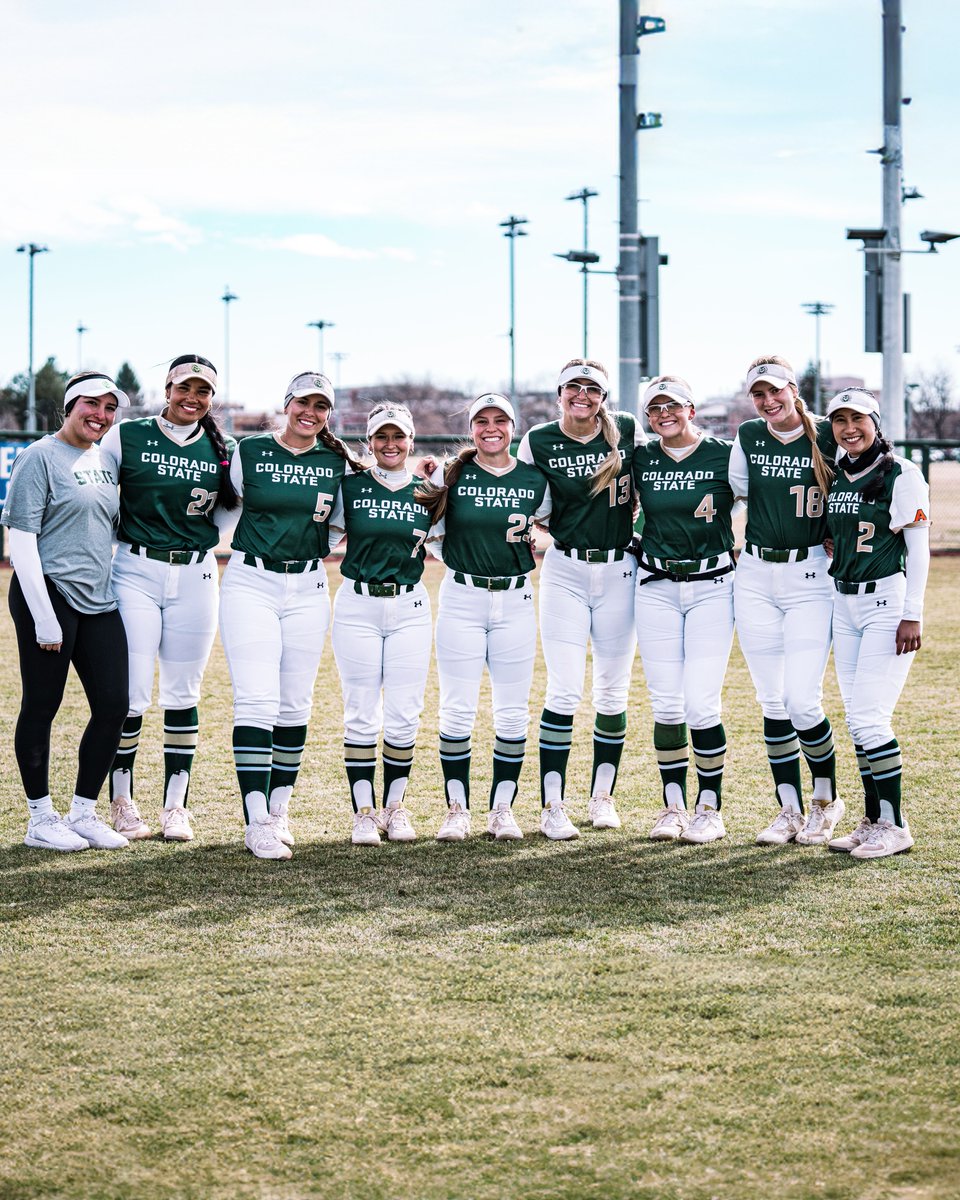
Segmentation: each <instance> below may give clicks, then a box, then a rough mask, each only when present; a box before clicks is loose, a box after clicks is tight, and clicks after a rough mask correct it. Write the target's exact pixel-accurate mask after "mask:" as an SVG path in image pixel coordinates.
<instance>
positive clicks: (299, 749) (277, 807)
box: [268, 725, 307, 812]
mask: <svg viewBox="0 0 960 1200" xmlns="http://www.w3.org/2000/svg"><path fill="white" fill-rule="evenodd" d="M306 744H307V727H306V725H274V727H273V756H272V760H271V763H270V791H269V793H268V794H269V797H270V811H271V812H274V811H277V812H279V811H281V810H282V809H283V808H284V806H285V805H286V804H288V803H289V801H290V796H291V795H292V793H293V788H294V785H295V784H296V782H297V776H298V775H299V774H300V764H301V763H302V762H303V751H304V747H305V746H306Z"/></svg>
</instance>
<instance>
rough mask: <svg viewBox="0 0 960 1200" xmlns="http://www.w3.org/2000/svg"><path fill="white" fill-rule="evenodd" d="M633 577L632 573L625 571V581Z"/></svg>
mask: <svg viewBox="0 0 960 1200" xmlns="http://www.w3.org/2000/svg"><path fill="white" fill-rule="evenodd" d="M632 575H633V572H632V571H624V573H623V577H624V579H630V578H631V576H632Z"/></svg>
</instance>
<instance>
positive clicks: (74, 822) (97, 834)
mask: <svg viewBox="0 0 960 1200" xmlns="http://www.w3.org/2000/svg"><path fill="white" fill-rule="evenodd" d="M64 822H65V824H66V825H68V826H69V828H70V829H72V830H73V832H74V833H76V834H79V835H80V837H82V838H83V840H84V841H85V842H86V843H87V844H88V845H89V846H90V848H91V849H92V850H122V849H123V848H124V847H125V846H129V845H130V843H129V842H128V841H127V839H126V838H125V837H124V836H123V834H122V833H117V831H116V830H115V829H111V828H110V826H109V825H108V824H107V823H106V821H101V820H100V818H99V817H98V816H97V814H96V813H95V812H85V813H83V814H82V815H81V816H79V817H70V816H69V815H68V816H67V817H65V818H64Z"/></svg>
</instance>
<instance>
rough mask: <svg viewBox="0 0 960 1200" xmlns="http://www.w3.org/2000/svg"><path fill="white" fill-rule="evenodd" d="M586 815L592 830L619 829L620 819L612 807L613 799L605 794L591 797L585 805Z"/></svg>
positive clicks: (601, 793)
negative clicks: (591, 824) (590, 822)
mask: <svg viewBox="0 0 960 1200" xmlns="http://www.w3.org/2000/svg"><path fill="white" fill-rule="evenodd" d="M587 815H588V816H589V818H590V820H591V821H592V822H593V827H594V829H619V828H620V818H619V817H618V816H617V810H616V808H614V805H613V797H612V796H610V795H608V794H607V793H606V792H600V793H599V794H598V795H596V796H592V797H591V799H590V803H589V804H588V805H587Z"/></svg>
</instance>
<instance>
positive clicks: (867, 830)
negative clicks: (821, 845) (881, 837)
mask: <svg viewBox="0 0 960 1200" xmlns="http://www.w3.org/2000/svg"><path fill="white" fill-rule="evenodd" d="M871 833H873V822H872V821H871V820H870V818H869V817H861V818H860V824H859V825H858V826H857V827H856V829H852V830H851V831H850V832H849V833H848V834H846V836H845V837H838V838H831V839H830V841H829V842H827V849H829V850H839V851H840V852H841V853H842V854H850V853H851V852H852V851H854V850H856V848H857V847H858V846H860V845H862V844H863V843H864V842H865V841H866V840H867V838H868V837H869V836H870V834H871Z"/></svg>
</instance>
